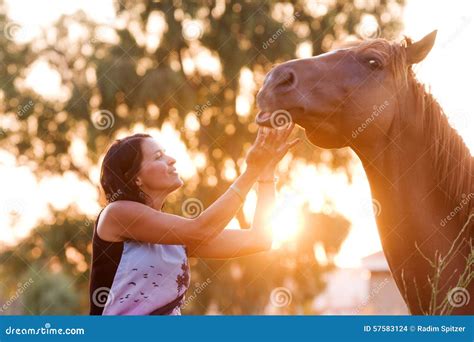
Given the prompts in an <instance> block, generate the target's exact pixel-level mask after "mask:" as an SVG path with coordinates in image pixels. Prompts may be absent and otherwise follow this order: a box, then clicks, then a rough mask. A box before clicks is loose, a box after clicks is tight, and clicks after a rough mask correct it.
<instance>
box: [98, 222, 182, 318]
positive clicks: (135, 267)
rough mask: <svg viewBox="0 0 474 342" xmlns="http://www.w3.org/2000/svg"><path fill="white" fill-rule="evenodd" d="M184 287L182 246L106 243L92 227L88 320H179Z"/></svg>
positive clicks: (128, 242)
mask: <svg viewBox="0 0 474 342" xmlns="http://www.w3.org/2000/svg"><path fill="white" fill-rule="evenodd" d="M99 216H100V214H99ZM97 221H98V218H97ZM189 283H190V272H189V264H188V258H187V255H186V248H185V247H184V246H182V245H161V244H152V243H142V242H134V241H123V242H109V241H105V240H102V239H101V238H100V237H99V236H98V234H97V223H96V225H95V227H94V234H93V246H92V267H91V278H90V314H91V315H150V314H152V315H160V314H161V315H180V314H181V310H180V305H181V304H182V303H183V302H184V294H185V293H186V291H187V289H188V287H189Z"/></svg>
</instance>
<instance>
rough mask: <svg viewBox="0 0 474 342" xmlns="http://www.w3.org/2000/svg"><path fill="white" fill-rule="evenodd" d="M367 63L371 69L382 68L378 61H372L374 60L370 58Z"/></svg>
mask: <svg viewBox="0 0 474 342" xmlns="http://www.w3.org/2000/svg"><path fill="white" fill-rule="evenodd" d="M368 63H369V66H370V67H371V68H372V69H380V68H382V63H380V62H379V61H378V60H376V59H374V58H370V59H369V60H368Z"/></svg>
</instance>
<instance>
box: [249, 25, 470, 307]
mask: <svg viewBox="0 0 474 342" xmlns="http://www.w3.org/2000/svg"><path fill="white" fill-rule="evenodd" d="M435 38H436V31H435V32H432V33H431V34H429V35H427V36H426V37H425V38H423V39H422V40H420V41H418V42H416V43H412V41H411V40H410V39H408V38H406V39H405V40H404V41H403V42H402V43H395V42H388V41H386V40H385V39H374V40H370V41H363V42H359V43H357V44H353V45H352V46H350V47H347V48H343V49H339V50H336V51H332V52H328V53H325V54H322V55H319V56H317V57H312V58H305V59H299V60H292V61H288V62H286V63H283V64H280V65H278V66H277V67H275V68H274V69H272V71H271V72H270V73H269V74H268V75H267V77H266V79H265V82H264V85H263V87H262V89H261V90H260V92H259V93H258V96H257V103H258V106H259V108H260V109H261V111H260V113H259V114H258V115H257V119H256V122H257V123H258V124H259V125H263V126H272V125H274V124H275V123H278V122H279V119H278V118H276V117H275V116H278V115H284V113H286V114H288V113H291V119H292V120H293V121H294V122H296V123H297V124H298V125H300V126H301V127H303V128H304V129H305V132H306V136H307V138H308V139H309V141H310V142H311V143H313V144H314V145H317V146H319V147H323V148H342V147H346V146H349V147H351V148H352V149H353V150H354V151H355V152H356V153H357V155H358V156H359V158H360V160H361V161H362V163H363V166H364V169H365V171H366V173H367V176H368V179H369V183H370V188H371V193H372V198H373V201H374V202H375V203H377V204H380V206H381V210H380V213H379V215H378V217H377V226H378V230H379V235H380V239H381V241H382V245H383V249H384V253H385V256H386V258H387V260H388V264H389V266H390V269H391V272H392V275H393V277H394V279H395V281H396V283H397V286H398V288H399V290H400V292H401V293H402V295H403V297H404V298H405V301H406V303H407V305H408V307H409V309H410V312H411V313H413V314H449V313H453V314H474V298H470V294H472V293H474V282H472V281H471V280H472V278H473V277H474V271H473V268H474V267H473V260H474V257H473V244H472V243H473V236H474V234H473V227H474V213H473V202H474V201H473V200H472V199H473V198H474V182H473V176H474V161H473V158H472V157H471V154H470V152H469V150H468V149H467V147H466V146H465V144H464V142H463V140H462V139H461V137H460V136H459V135H458V134H457V133H456V131H455V130H454V129H452V128H451V127H450V126H449V124H448V121H447V119H446V116H445V115H444V112H443V110H442V108H441V107H440V105H439V104H438V103H437V101H436V100H435V99H434V98H433V96H432V95H431V94H430V93H428V92H427V91H426V90H425V89H424V87H423V85H422V84H420V83H419V82H418V81H417V80H416V78H415V75H414V73H413V71H412V65H413V64H415V63H418V62H420V61H422V60H423V59H424V58H425V57H426V56H427V55H428V53H429V52H430V50H431V48H432V47H433V45H434V41H435ZM455 62H456V61H453V63H455ZM446 67H449V66H446ZM453 86H456V85H455V84H453ZM284 119H285V118H283V121H285V120H284Z"/></svg>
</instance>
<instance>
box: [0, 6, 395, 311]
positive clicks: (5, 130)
mask: <svg viewBox="0 0 474 342" xmlns="http://www.w3.org/2000/svg"><path fill="white" fill-rule="evenodd" d="M402 5H403V0H397V1H395V0H393V1H387V0H374V1H358V0H353V1H338V0H333V1H329V0H328V1H302V0H293V1H290V2H276V1H264V2H252V1H242V0H238V1H225V0H224V1H169V0H164V1H126V0H122V1H120V2H116V3H115V8H116V13H115V16H114V17H113V18H110V20H108V21H107V22H105V23H103V22H102V23H98V22H96V21H93V20H91V19H90V18H88V17H87V15H86V14H85V13H84V12H81V11H79V12H77V13H75V14H72V15H68V16H63V17H61V18H60V19H59V20H58V21H57V22H56V23H55V24H54V25H53V26H51V27H50V28H48V29H47V30H45V31H44V32H43V33H42V34H41V35H40V36H39V37H37V38H35V39H34V40H31V41H28V42H23V43H19V42H18V41H16V40H15V39H12V37H11V36H9V33H11V31H12V29H13V28H14V23H12V22H10V21H9V18H8V11H7V7H6V6H5V4H3V3H2V5H1V10H0V22H1V24H2V27H4V34H3V35H0V47H1V48H0V60H1V65H0V83H1V90H0V97H1V100H2V101H1V103H0V110H1V112H2V121H1V122H0V123H1V124H2V126H0V144H1V147H2V149H4V150H5V151H8V152H10V153H12V154H14V155H16V156H17V162H18V163H19V164H21V165H27V166H28V167H29V168H30V169H31V170H33V171H34V173H35V175H36V176H37V177H38V178H41V177H44V176H50V175H55V174H63V173H64V172H66V171H73V172H74V173H75V174H77V175H78V176H79V177H80V179H81V180H82V181H84V182H88V183H91V184H93V185H94V186H97V185H98V182H97V176H96V175H97V166H98V165H99V164H100V161H101V158H102V156H103V153H104V151H105V150H106V148H107V146H108V145H109V144H110V143H111V142H112V140H113V139H115V138H116V137H117V136H119V135H124V134H128V133H130V132H132V131H135V130H147V129H150V128H156V129H160V128H162V127H163V126H164V125H169V126H170V127H172V128H174V129H175V130H176V131H178V132H180V134H181V139H182V141H183V142H184V143H185V144H186V150H187V152H188V154H189V155H190V156H191V157H192V158H193V160H194V161H196V160H204V161H205V162H204V163H200V165H199V166H197V167H196V170H195V171H194V172H193V173H192V174H191V175H190V176H189V177H188V179H186V182H185V186H184V188H183V189H182V190H180V191H177V192H176V193H173V194H172V195H170V197H169V201H168V202H167V206H166V211H168V212H171V213H175V214H182V211H181V205H182V203H183V201H184V200H185V199H186V198H189V197H193V198H198V199H199V200H200V201H201V202H202V203H203V205H204V207H206V206H208V205H209V204H210V203H212V202H213V201H214V200H216V198H217V197H218V196H219V195H221V194H222V193H223V192H224V191H225V190H226V189H227V188H228V186H229V185H230V183H231V182H232V181H233V179H234V178H235V175H236V174H238V173H240V172H241V166H242V164H243V161H244V157H245V153H246V150H247V149H248V148H249V146H250V145H251V143H252V141H253V139H254V137H255V133H256V130H257V126H256V124H255V123H254V117H255V114H256V112H255V109H254V107H255V106H254V102H253V101H254V96H255V93H256V91H257V90H258V88H259V87H260V85H261V84H262V82H263V78H264V76H265V74H266V73H267V72H268V71H269V70H270V69H271V68H272V66H273V65H274V64H276V63H280V62H283V61H286V60H289V59H292V58H296V57H301V56H307V55H317V54H320V53H322V52H326V51H328V50H330V49H331V47H332V46H333V44H334V43H336V42H338V41H340V40H344V39H347V38H350V37H359V38H373V37H376V36H382V37H387V38H392V37H394V36H395V35H396V34H397V32H398V31H399V29H400V15H401V14H400V13H401V12H400V8H401V6H402ZM9 30H10V31H9ZM35 63H46V64H47V65H48V67H49V68H51V69H52V70H54V71H55V72H57V74H58V75H60V82H61V92H60V94H57V96H52V97H47V96H41V95H39V94H38V92H35V91H34V90H32V89H31V88H30V87H27V86H26V81H25V79H26V76H27V74H28V71H29V70H30V69H31V67H32V66H33V65H34V64H35ZM39 86H40V87H41V85H39ZM137 123H138V124H139V125H138V126H137ZM300 134H301V132H300ZM78 146H79V147H82V149H81V148H79V149H78V148H77V147H78ZM78 151H83V153H80V152H78ZM326 153H327V152H326ZM330 153H331V154H332V156H331V158H329V159H328V158H325V159H324V162H326V163H328V160H329V163H330V166H331V168H333V169H344V170H345V171H346V172H347V173H348V176H349V177H350V168H349V167H348V162H349V160H350V158H351V155H350V153H349V151H348V150H344V149H343V150H335V151H331V152H330ZM321 154H322V150H320V149H318V148H315V147H314V146H310V145H309V144H306V145H305V146H303V144H302V146H300V147H299V148H297V149H296V150H295V151H294V152H293V153H292V155H291V156H290V159H289V160H288V162H287V163H285V164H284V165H282V167H281V168H280V173H281V177H280V179H281V182H280V186H281V185H282V184H285V182H286V181H287V176H286V175H287V173H288V164H290V163H291V161H294V160H297V159H301V160H305V161H308V162H311V163H320V162H322V157H321ZM196 165H197V163H196ZM302 217H303V219H304V234H301V236H300V237H299V238H298V239H296V240H295V241H293V242H292V243H288V244H284V245H283V246H281V247H280V248H278V249H275V250H272V251H271V252H268V253H263V254H260V255H258V256H252V257H248V258H240V259H235V260H230V261H218V260H213V261H209V260H194V261H192V271H193V274H192V286H191V288H190V294H193V293H194V291H195V290H196V288H199V287H200V286H201V285H202V283H203V282H205V281H206V279H208V278H209V279H211V282H210V284H209V286H208V287H206V289H205V290H203V291H199V292H200V293H199V296H196V299H195V300H194V299H193V300H190V301H189V303H188V304H187V305H186V307H185V309H184V312H185V313H188V314H194V313H196V314H202V313H206V312H221V313H224V314H254V313H262V312H271V311H272V308H271V306H272V301H271V298H270V297H271V295H272V290H273V289H275V288H277V287H285V288H286V289H288V290H289V291H290V294H291V301H290V303H288V304H287V305H285V306H284V307H283V308H281V307H280V306H279V305H273V307H274V308H275V307H276V308H277V310H283V312H286V313H312V312H313V309H312V307H311V301H312V299H313V298H314V296H315V295H317V294H318V293H319V292H320V291H321V290H322V289H323V288H324V282H323V280H322V277H321V275H322V274H323V273H324V272H327V271H328V270H330V269H331V268H332V267H333V262H332V257H333V256H334V255H335V254H336V253H337V251H338V250H339V248H340V246H341V243H342V241H343V240H344V238H345V237H346V235H347V233H348V231H349V227H350V223H349V222H348V221H347V220H346V219H344V218H343V217H342V216H341V215H339V214H337V213H333V214H330V215H328V214H323V213H311V212H310V211H309V209H308V208H307V207H305V208H303V210H302ZM94 219H95V218H94V217H87V216H85V215H84V214H83V213H81V212H79V211H78V210H77V208H74V207H72V208H68V209H66V210H64V211H62V212H56V211H54V210H51V220H49V221H47V222H46V221H45V222H40V223H38V226H37V227H36V228H35V229H34V230H33V231H32V232H31V234H30V235H29V236H28V237H27V238H26V239H25V240H23V241H22V242H20V243H19V244H18V245H17V246H15V247H10V248H4V249H3V251H2V254H1V255H0V260H1V268H0V272H1V277H2V285H3V287H2V289H0V295H1V296H2V297H4V299H6V298H8V297H9V295H11V293H13V292H14V291H15V288H16V286H17V281H18V279H20V278H21V277H24V276H26V275H28V276H31V277H33V278H34V279H36V280H35V282H34V283H33V284H32V285H31V289H30V290H28V291H27V293H28V295H26V294H25V296H24V298H23V297H22V298H23V299H22V303H24V305H25V306H26V307H28V310H21V311H22V312H23V313H25V314H30V313H33V314H41V313H43V314H46V313H64V314H68V313H73V312H74V313H82V314H84V313H87V311H88V298H87V297H88V273H89V263H90V256H91V255H90V254H91V245H90V239H91V235H92V226H93V220H94ZM238 219H239V223H240V226H241V227H242V228H245V227H248V224H249V223H248V219H249V218H248V217H246V216H245V215H244V213H243V212H242V211H241V212H240V213H239V215H238ZM318 251H319V252H318ZM321 251H323V253H321ZM318 253H319V254H320V255H323V256H324V258H322V259H321V258H320V257H319V258H318ZM35 277H36V278H35ZM43 278H44V279H43ZM40 279H41V280H40ZM52 279H57V282H55V281H52ZM68 282H69V283H68ZM66 283H68V284H66ZM43 296H44V297H43ZM48 302H50V303H52V306H50V307H48V305H47V304H46V303H48ZM43 310H45V311H43Z"/></svg>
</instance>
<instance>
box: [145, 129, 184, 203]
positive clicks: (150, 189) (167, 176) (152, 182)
mask: <svg viewBox="0 0 474 342" xmlns="http://www.w3.org/2000/svg"><path fill="white" fill-rule="evenodd" d="M141 148H142V154H143V160H142V163H141V169H140V171H139V172H138V177H137V178H138V181H137V182H138V183H137V184H138V186H139V187H140V188H141V189H142V190H143V191H144V192H145V193H147V194H150V195H153V194H156V192H163V193H164V194H169V193H171V192H173V191H174V190H176V189H179V188H180V187H181V186H182V185H183V181H182V180H181V179H180V178H179V176H178V173H177V172H176V169H175V167H174V164H175V163H176V160H175V159H174V158H172V157H170V156H168V155H166V154H165V151H164V149H163V147H162V146H160V144H158V143H157V142H156V141H155V140H154V139H153V138H145V139H143V140H142V142H141Z"/></svg>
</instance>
